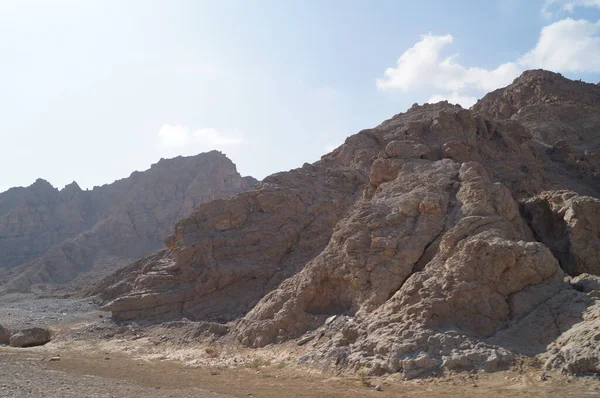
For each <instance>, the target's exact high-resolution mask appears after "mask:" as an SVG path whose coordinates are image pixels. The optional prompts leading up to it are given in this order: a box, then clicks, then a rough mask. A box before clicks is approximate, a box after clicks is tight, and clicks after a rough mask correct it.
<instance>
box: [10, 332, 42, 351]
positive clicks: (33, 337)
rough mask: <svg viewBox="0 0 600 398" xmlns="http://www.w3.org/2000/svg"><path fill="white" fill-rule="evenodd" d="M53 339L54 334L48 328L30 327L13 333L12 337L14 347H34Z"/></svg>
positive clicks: (11, 341) (11, 343)
mask: <svg viewBox="0 0 600 398" xmlns="http://www.w3.org/2000/svg"><path fill="white" fill-rule="evenodd" d="M51 339H52V334H51V333H50V331H49V330H48V329H44V328H29V329H24V330H21V331H19V332H17V333H15V334H13V335H12V336H11V338H10V341H9V343H10V345H11V346H12V347H34V346H38V345H44V344H46V343H48V342H49V341H50V340H51Z"/></svg>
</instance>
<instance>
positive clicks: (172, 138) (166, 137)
mask: <svg viewBox="0 0 600 398" xmlns="http://www.w3.org/2000/svg"><path fill="white" fill-rule="evenodd" d="M189 130H190V129H189V128H188V127H186V126H182V125H180V124H178V125H175V126H172V125H170V124H163V125H162V126H161V128H160V130H159V131H158V138H159V139H160V142H161V143H162V144H163V145H164V146H182V145H185V143H186V142H187V141H188V135H189Z"/></svg>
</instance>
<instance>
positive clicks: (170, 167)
mask: <svg viewBox="0 0 600 398" xmlns="http://www.w3.org/2000/svg"><path fill="white" fill-rule="evenodd" d="M255 182H256V181H255V180H254V179H252V178H250V177H246V178H243V177H241V176H240V175H239V174H238V173H237V171H236V168H235V165H234V164H233V163H232V162H231V161H230V160H229V159H227V157H225V155H223V154H221V153H219V152H216V151H213V152H209V153H205V154H200V155H198V156H193V157H188V158H183V157H179V158H175V159H168V160H164V159H162V160H161V161H159V162H158V163H157V164H155V165H152V167H151V168H150V169H149V170H147V171H145V172H135V173H133V174H132V175H131V176H130V177H129V178H126V179H123V180H119V181H116V182H114V183H113V184H109V185H104V186H102V187H95V188H94V189H93V190H90V191H83V190H81V189H80V188H79V186H78V185H77V184H76V183H73V184H70V185H67V186H66V187H65V188H64V189H63V190H60V191H59V190H57V189H55V188H53V187H52V186H51V185H50V184H49V183H47V182H45V181H43V180H38V181H37V182H36V183H35V184H33V185H32V186H31V187H28V188H12V189H10V190H9V191H7V192H5V193H2V194H0V219H1V220H2V222H0V270H3V271H4V277H3V278H2V279H4V282H9V283H8V284H6V285H5V289H7V290H18V291H28V290H29V289H30V288H31V285H32V284H48V283H49V284H56V283H58V284H64V283H66V282H69V281H72V280H73V279H74V278H76V277H77V276H79V275H80V274H82V273H83V274H85V275H86V276H89V277H93V276H95V275H103V274H105V273H106V271H107V270H109V271H110V270H114V269H116V268H118V267H120V266H123V265H126V264H127V263H129V262H131V261H132V260H134V259H135V258H138V257H140V256H143V255H147V254H149V253H152V252H153V251H155V250H157V249H159V248H160V247H161V246H162V242H163V239H164V237H166V236H167V235H168V234H169V232H170V231H171V229H172V227H173V225H174V223H175V222H176V221H177V220H178V219H180V218H182V217H185V216H187V215H189V214H190V213H191V211H192V210H193V208H194V207H195V206H197V205H198V204H200V203H203V202H206V201H210V200H213V199H217V198H221V197H228V196H232V195H234V194H236V193H239V192H242V191H245V190H247V189H249V188H250V187H251V186H252V185H254V183H255Z"/></svg>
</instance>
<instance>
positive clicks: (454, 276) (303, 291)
mask: <svg viewBox="0 0 600 398" xmlns="http://www.w3.org/2000/svg"><path fill="white" fill-rule="evenodd" d="M548 79H549V80H548ZM555 80H556V81H555ZM529 85H532V86H533V87H535V89H533V92H532V93H527V95H526V96H525V97H524V98H526V100H521V101H516V100H515V97H510V96H509V95H508V94H506V95H507V98H509V99H507V100H506V101H509V100H510V101H513V102H514V103H513V102H510V101H509V102H510V104H512V105H511V106H513V107H515V109H513V108H510V109H511V110H510V112H513V111H514V113H510V114H509V112H507V113H506V115H504V114H503V115H501V117H500V116H498V115H496V113H494V112H492V111H491V110H492V109H494V107H495V106H496V105H495V104H497V103H500V102H502V101H504V99H503V98H504V97H502V94H501V93H502V91H497V92H495V93H493V94H494V95H492V96H486V97H484V99H483V100H482V101H481V102H480V103H478V104H477V105H476V106H474V107H473V109H471V110H465V109H462V108H461V107H460V106H455V105H450V104H448V103H447V102H441V103H438V104H432V105H430V104H425V105H423V106H418V105H414V106H413V107H411V108H410V109H409V110H408V111H407V112H405V113H401V114H399V115H396V116H394V117H393V118H391V119H389V120H387V121H385V122H383V123H382V124H380V125H379V126H377V127H375V128H373V129H368V130H363V131H361V132H360V133H358V134H355V135H353V136H351V137H349V138H348V139H347V140H346V141H345V143H344V144H343V145H341V146H340V147H339V148H337V149H336V150H334V151H333V152H331V153H329V154H327V155H325V156H323V157H322V158H321V160H320V161H318V162H315V163H313V164H305V165H304V166H303V167H301V168H299V169H295V170H292V171H289V172H285V173H277V174H274V175H271V176H269V177H267V178H265V180H263V181H262V182H261V183H259V184H257V185H256V186H254V187H253V188H252V189H251V190H250V191H248V192H244V193H242V194H239V195H237V196H234V197H232V198H228V199H221V200H216V201H212V202H208V203H205V204H203V205H200V206H199V207H198V208H197V209H196V210H195V211H194V212H193V213H192V214H191V215H190V216H189V217H188V218H185V219H183V220H181V221H179V222H178V223H177V224H176V225H175V228H174V233H173V234H172V235H171V236H170V237H169V238H168V239H167V240H166V248H164V249H162V250H161V251H159V252H157V253H155V254H154V255H152V256H150V257H146V258H143V259H141V260H138V261H137V262H135V263H133V264H131V265H129V266H128V267H126V268H124V269H122V270H120V271H119V272H118V273H117V274H114V275H111V276H109V277H108V278H106V279H105V280H103V281H102V282H101V283H100V284H99V285H97V286H96V287H95V288H94V289H93V290H92V291H91V292H90V293H91V294H97V295H99V296H100V297H101V298H102V299H103V300H104V302H105V306H104V309H106V310H108V311H111V312H112V315H113V317H115V318H117V319H121V320H131V319H150V320H154V321H163V320H166V319H180V318H182V317H185V318H187V319H192V320H198V321H199V320H216V321H221V322H227V321H233V322H231V324H230V325H231V328H230V330H231V332H230V333H231V334H232V335H233V336H235V338H236V339H237V340H238V341H239V342H240V343H241V344H244V345H248V346H252V347H263V346H266V345H269V344H276V343H279V342H283V341H287V340H290V339H295V338H299V337H301V336H303V335H304V337H305V338H302V340H301V341H302V342H303V343H306V341H310V339H311V338H312V339H313V341H311V343H310V344H307V345H306V346H305V348H304V356H303V357H302V362H303V363H313V364H314V365H315V366H318V367H321V368H323V367H325V368H336V369H339V370H348V369H349V370H360V369H362V370H365V371H366V372H367V373H370V374H381V373H390V372H399V373H401V374H402V375H403V376H404V377H406V378H413V377H419V376H422V375H430V374H437V373H439V372H442V371H443V370H461V369H463V370H464V369H485V370H488V371H493V370H496V369H500V368H502V367H504V366H507V365H508V364H509V363H510V362H511V361H512V360H513V359H514V357H515V355H542V356H544V357H543V359H544V360H545V361H546V366H548V367H549V368H560V369H579V370H582V369H583V371H592V372H596V371H600V348H589V345H587V346H583V345H579V346H575V347H571V346H568V347H567V346H564V347H563V346H558V347H555V348H554V349H553V351H546V347H548V346H549V345H551V344H553V342H555V341H557V339H559V338H563V337H561V336H562V335H563V334H564V333H567V332H569V333H571V332H572V329H573V328H575V325H577V329H576V330H577V333H575V332H572V333H571V334H570V335H569V336H570V337H569V339H571V340H570V341H582V340H583V339H585V338H586V336H588V337H589V335H590V333H592V332H591V331H590V330H592V329H590V328H593V327H595V326H594V325H595V324H594V322H595V321H594V320H595V319H596V318H597V315H598V314H600V305H598V303H596V298H595V297H600V294H597V292H596V293H593V291H594V288H593V287H590V286H595V285H594V283H596V282H594V281H595V279H594V278H596V277H595V276H594V275H600V200H599V199H598V198H599V197H600V176H599V174H598V171H599V170H598V166H597V165H596V164H595V163H594V162H593V161H592V160H590V159H594V157H595V156H596V154H595V152H594V150H593V149H592V148H593V147H594V145H595V143H596V142H597V140H598V134H600V119H598V118H595V115H597V109H596V105H595V102H594V101H595V99H594V98H596V97H595V96H596V94H597V87H596V86H595V85H586V84H581V83H579V82H573V81H569V80H567V79H564V78H563V77H561V76H560V75H556V74H552V73H549V72H545V71H529V72H525V73H524V74H523V75H522V76H521V77H519V78H518V79H516V80H515V82H514V83H513V84H512V85H511V86H509V87H508V88H506V89H504V90H507V91H505V92H508V90H509V89H514V88H515V87H517V88H519V87H529ZM515 90H516V89H515ZM578 90H579V91H578ZM523 91H524V89H518V90H516V92H519V93H522V92H523ZM498 93H500V94H498ZM550 93H552V95H553V104H554V105H553V106H556V107H558V108H559V109H560V107H561V106H562V104H564V106H565V107H567V108H569V109H570V108H571V107H575V108H577V107H579V108H581V109H582V110H583V114H582V115H581V117H582V118H585V120H586V122H585V128H584V129H583V130H581V129H578V126H579V125H578V124H577V123H575V122H572V121H570V119H568V118H567V117H566V116H564V115H563V113H561V112H556V114H554V117H555V121H556V123H563V124H564V125H565V126H568V127H569V128H572V129H573V130H574V134H575V135H576V136H577V137H581V138H582V139H581V140H579V141H573V142H572V143H571V142H570V141H566V140H563V141H562V142H559V143H556V144H555V143H554V142H550V141H551V140H553V139H554V138H555V137H554V135H553V134H545V132H546V129H545V128H542V129H541V130H535V129H534V128H532V127H531V126H532V124H530V123H529V122H531V120H530V121H529V122H527V123H525V124H524V123H521V122H520V121H519V120H517V117H512V116H514V115H519V114H523V112H525V111H526V110H527V109H529V108H528V107H529V106H532V105H531V104H538V103H542V102H543V101H542V99H543V98H545V97H547V96H548V95H550ZM573 93H575V94H573ZM515 95H516V94H515ZM499 98H500V99H499ZM579 98H581V102H578V99H579ZM536 106H537V105H536ZM540 106H544V105H540ZM522 109H525V111H523V110H522ZM549 112H550V111H549ZM540 115H541V116H540V118H541V120H540V123H544V122H547V118H548V117H549V116H548V114H546V113H541V114H540ZM532 117H533V116H532ZM532 123H533V122H532ZM533 125H534V126H535V124H533ZM594 132H595V133H594ZM546 140H550V141H546ZM586 143H587V144H589V147H588V146H587V144H586ZM575 144H577V145H575ZM577 151H587V152H585V154H586V156H584V157H577V158H574V157H573V156H574V155H573V156H572V154H574V153H579V152H577ZM573 278H575V279H573ZM598 286H599V287H598V288H597V289H596V290H600V284H599V285H598ZM592 334H593V333H592ZM564 338H565V339H566V337H564ZM585 347H588V348H585ZM585 358H587V359H589V361H588V362H585ZM576 361H579V362H577V364H575V362H576Z"/></svg>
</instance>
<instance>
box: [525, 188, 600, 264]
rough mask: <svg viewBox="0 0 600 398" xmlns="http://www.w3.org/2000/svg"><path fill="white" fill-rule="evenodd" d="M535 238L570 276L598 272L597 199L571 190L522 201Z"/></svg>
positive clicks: (599, 230)
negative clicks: (552, 254) (550, 252)
mask: <svg viewBox="0 0 600 398" xmlns="http://www.w3.org/2000/svg"><path fill="white" fill-rule="evenodd" d="M523 213H524V216H525V217H526V219H527V220H528V222H529V225H530V226H531V228H532V229H533V231H534V233H535V234H536V237H537V239H538V240H539V241H540V242H543V243H544V244H545V245H546V246H548V247H549V248H550V250H552V252H553V253H554V255H555V256H556V258H558V259H559V261H560V264H561V266H562V268H563V269H564V270H565V271H566V272H568V273H569V274H570V275H579V274H581V273H589V274H594V275H600V200H599V199H596V198H593V197H590V196H579V195H577V194H576V193H575V192H572V191H552V192H544V193H542V194H541V195H539V196H536V197H534V198H532V199H529V200H527V201H526V202H525V203H524V204H523Z"/></svg>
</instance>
